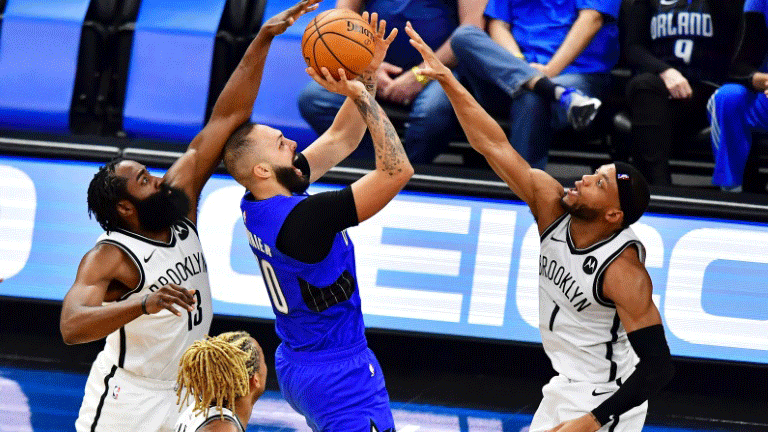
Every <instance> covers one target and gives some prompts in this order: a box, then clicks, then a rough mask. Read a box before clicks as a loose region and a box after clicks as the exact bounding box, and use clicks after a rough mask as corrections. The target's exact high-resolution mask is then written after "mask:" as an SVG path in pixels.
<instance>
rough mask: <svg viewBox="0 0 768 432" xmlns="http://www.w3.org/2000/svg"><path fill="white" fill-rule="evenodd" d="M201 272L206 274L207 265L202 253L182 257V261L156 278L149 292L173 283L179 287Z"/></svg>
mask: <svg viewBox="0 0 768 432" xmlns="http://www.w3.org/2000/svg"><path fill="white" fill-rule="evenodd" d="M201 272H206V273H208V264H207V263H206V262H205V257H204V256H203V253H202V252H198V253H196V254H194V255H191V256H186V257H184V261H179V262H177V263H176V264H174V265H172V266H170V267H168V268H167V269H166V270H165V272H164V274H165V276H160V277H159V278H157V283H153V284H152V285H150V286H149V290H150V291H152V292H154V291H157V290H159V289H160V287H162V286H163V285H168V284H169V283H174V284H176V285H181V284H182V283H183V282H185V281H187V279H189V278H191V277H192V276H194V275H197V274H200V273H201Z"/></svg>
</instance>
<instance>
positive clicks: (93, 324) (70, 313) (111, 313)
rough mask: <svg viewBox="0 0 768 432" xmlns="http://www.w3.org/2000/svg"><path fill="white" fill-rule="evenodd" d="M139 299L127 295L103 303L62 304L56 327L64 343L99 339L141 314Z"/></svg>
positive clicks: (71, 343)
mask: <svg viewBox="0 0 768 432" xmlns="http://www.w3.org/2000/svg"><path fill="white" fill-rule="evenodd" d="M142 300H143V298H141V297H137V296H132V297H131V298H129V299H127V300H124V301H120V302H114V303H110V304H108V305H105V306H74V307H65V308H64V309H63V310H62V313H61V321H60V323H59V327H60V330H61V336H62V339H63V340H64V343H66V344H67V345H73V344H81V343H87V342H93V341H95V340H99V339H103V338H105V337H107V336H108V335H109V334H111V333H113V332H114V331H116V330H118V329H119V328H120V327H122V326H124V325H126V324H128V323H129V322H131V321H133V320H135V319H136V318H138V317H140V316H141V315H142V314H143V311H142V306H141V301H142Z"/></svg>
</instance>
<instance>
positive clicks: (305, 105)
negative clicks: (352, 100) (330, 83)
mask: <svg viewBox="0 0 768 432" xmlns="http://www.w3.org/2000/svg"><path fill="white" fill-rule="evenodd" d="M344 99H345V97H344V96H342V95H340V94H336V93H332V92H329V91H328V90H326V89H324V88H323V87H322V86H321V85H320V84H318V83H316V82H314V81H312V82H310V83H309V84H307V86H306V87H304V90H302V91H301V94H299V112H300V113H301V117H302V118H303V119H304V120H306V122H307V123H309V125H310V126H312V129H313V130H314V131H315V132H317V134H318V135H320V134H322V133H323V132H325V131H326V130H328V128H330V127H331V125H332V124H333V120H334V119H335V118H336V114H337V113H338V112H339V108H341V105H342V104H343V103H344ZM350 157H353V158H358V159H370V158H373V142H372V141H371V137H370V135H369V134H368V133H366V134H365V137H364V138H363V141H362V142H361V143H360V145H359V146H358V147H357V149H356V150H355V151H354V152H353V153H352V155H350Z"/></svg>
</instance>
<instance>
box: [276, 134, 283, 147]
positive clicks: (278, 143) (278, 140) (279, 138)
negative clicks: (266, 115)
mask: <svg viewBox="0 0 768 432" xmlns="http://www.w3.org/2000/svg"><path fill="white" fill-rule="evenodd" d="M281 139H283V134H280V136H278V137H277V145H280V140H281Z"/></svg>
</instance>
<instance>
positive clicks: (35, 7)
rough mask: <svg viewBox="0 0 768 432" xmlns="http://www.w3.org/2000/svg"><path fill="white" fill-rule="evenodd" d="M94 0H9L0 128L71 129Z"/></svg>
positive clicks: (2, 38)
mask: <svg viewBox="0 0 768 432" xmlns="http://www.w3.org/2000/svg"><path fill="white" fill-rule="evenodd" d="M89 3H90V1H89V0H58V1H56V2H47V1H46V2H41V1H39V0H8V3H7V5H6V10H5V14H4V17H3V28H2V34H0V128H3V129H13V130H35V131H40V132H53V133H67V132H69V111H70V106H71V104H72V97H73V90H74V84H75V74H76V69H77V60H78V49H79V42H80V34H81V31H82V25H83V21H84V19H85V14H86V11H87V10H88V5H89Z"/></svg>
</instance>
